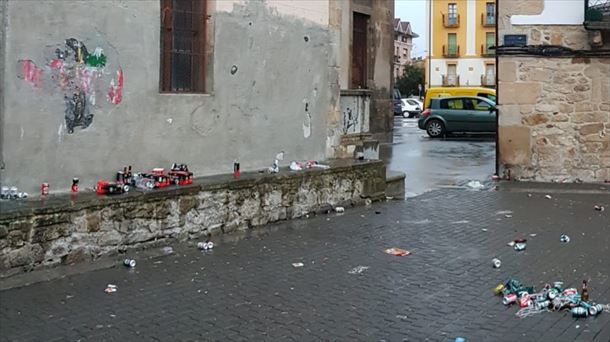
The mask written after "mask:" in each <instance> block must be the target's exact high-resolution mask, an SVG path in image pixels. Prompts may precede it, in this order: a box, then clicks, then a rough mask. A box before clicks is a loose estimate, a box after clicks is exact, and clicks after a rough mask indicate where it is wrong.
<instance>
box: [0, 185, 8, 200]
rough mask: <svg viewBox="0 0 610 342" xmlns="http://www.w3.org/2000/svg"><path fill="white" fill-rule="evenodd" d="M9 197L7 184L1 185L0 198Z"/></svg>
mask: <svg viewBox="0 0 610 342" xmlns="http://www.w3.org/2000/svg"><path fill="white" fill-rule="evenodd" d="M8 197H9V188H8V186H3V187H2V188H0V198H2V199H7V198H8Z"/></svg>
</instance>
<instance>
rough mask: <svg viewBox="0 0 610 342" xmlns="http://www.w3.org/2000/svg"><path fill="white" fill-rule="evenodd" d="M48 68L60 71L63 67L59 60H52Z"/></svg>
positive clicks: (61, 61)
mask: <svg viewBox="0 0 610 342" xmlns="http://www.w3.org/2000/svg"><path fill="white" fill-rule="evenodd" d="M49 66H50V67H51V68H53V69H61V68H63V67H64V61H63V60H61V59H53V60H51V62H50V63H49Z"/></svg>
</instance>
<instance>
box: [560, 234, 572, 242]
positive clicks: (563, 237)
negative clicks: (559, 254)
mask: <svg viewBox="0 0 610 342" xmlns="http://www.w3.org/2000/svg"><path fill="white" fill-rule="evenodd" d="M559 241H561V242H563V243H568V242H570V237H569V236H567V235H565V234H562V235H561V236H560V237H559Z"/></svg>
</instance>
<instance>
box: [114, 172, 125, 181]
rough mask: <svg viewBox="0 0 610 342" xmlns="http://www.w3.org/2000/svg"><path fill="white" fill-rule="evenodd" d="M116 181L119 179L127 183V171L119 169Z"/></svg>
mask: <svg viewBox="0 0 610 342" xmlns="http://www.w3.org/2000/svg"><path fill="white" fill-rule="evenodd" d="M116 181H117V183H125V172H124V171H117V173H116Z"/></svg>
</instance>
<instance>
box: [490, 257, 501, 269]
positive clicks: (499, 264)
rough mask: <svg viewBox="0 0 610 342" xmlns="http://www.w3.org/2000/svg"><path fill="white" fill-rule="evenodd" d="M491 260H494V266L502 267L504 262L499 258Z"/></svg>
mask: <svg viewBox="0 0 610 342" xmlns="http://www.w3.org/2000/svg"><path fill="white" fill-rule="evenodd" d="M491 262H492V264H493V266H494V268H500V266H502V262H501V261H500V259H498V258H493V260H491Z"/></svg>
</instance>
